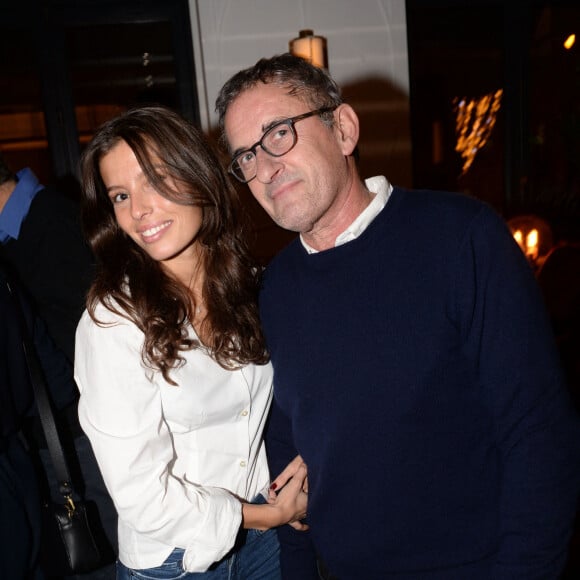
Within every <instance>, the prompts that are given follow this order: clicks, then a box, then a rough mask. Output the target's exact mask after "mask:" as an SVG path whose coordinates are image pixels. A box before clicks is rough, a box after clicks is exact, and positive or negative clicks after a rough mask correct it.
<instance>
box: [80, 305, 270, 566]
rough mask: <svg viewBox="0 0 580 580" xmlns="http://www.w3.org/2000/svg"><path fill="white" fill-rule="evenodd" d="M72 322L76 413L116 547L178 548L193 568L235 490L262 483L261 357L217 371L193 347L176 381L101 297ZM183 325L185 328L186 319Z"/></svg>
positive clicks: (149, 557)
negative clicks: (102, 487)
mask: <svg viewBox="0 0 580 580" xmlns="http://www.w3.org/2000/svg"><path fill="white" fill-rule="evenodd" d="M96 316H97V318H98V319H99V320H102V321H106V322H107V323H109V322H110V323H112V325H107V326H105V327H103V326H98V325H96V324H95V323H94V322H93V321H92V320H91V318H90V317H89V315H88V313H87V312H86V311H85V313H84V314H83V317H82V319H81V321H80V323H79V325H78V328H77V335H76V356H75V379H76V381H77V384H78V386H79V390H80V392H81V398H80V403H79V417H80V421H81V425H82V427H83V429H84V431H85V432H86V434H87V436H88V437H89V439H90V441H91V444H92V446H93V449H94V452H95V455H96V457H97V461H98V463H99V466H100V468H101V471H102V474H103V478H104V480H105V483H106V485H107V489H108V490H109V492H110V494H111V497H112V498H113V501H114V503H115V507H116V509H117V512H118V514H119V558H120V560H121V561H122V562H123V564H125V565H126V566H128V567H130V568H136V569H139V568H150V567H154V566H158V565H160V564H161V563H162V562H163V561H164V560H165V559H166V558H167V556H168V555H169V554H170V553H171V551H172V550H173V548H174V547H179V548H184V549H185V555H184V561H183V562H184V567H185V569H186V570H187V571H191V572H203V571H205V570H206V569H207V568H208V567H209V566H210V565H211V564H212V563H213V562H214V561H216V560H219V559H221V558H222V557H223V556H224V555H225V554H227V552H228V551H229V550H230V549H231V548H232V546H233V544H234V541H235V538H236V535H237V533H238V531H239V528H240V525H241V520H242V508H241V503H240V501H239V500H238V499H237V498H236V497H234V494H235V495H237V496H239V497H240V498H243V499H247V500H251V499H253V498H254V497H255V496H256V495H258V493H260V492H261V491H263V490H264V489H265V487H266V486H267V485H268V481H269V475H268V468H267V463H266V455H265V450H264V445H263V441H262V433H263V429H264V423H265V420H266V415H267V412H268V409H269V406H270V401H271V397H272V368H271V365H270V364H267V365H263V366H259V365H248V366H246V367H244V368H242V369H240V370H235V371H227V370H225V369H223V368H222V367H220V366H219V365H218V364H217V363H216V362H215V361H214V360H213V359H211V358H210V357H209V356H208V355H207V354H206V353H205V352H204V351H203V350H191V351H186V352H183V353H182V355H183V357H184V358H185V364H184V365H182V366H181V367H179V368H178V369H175V370H174V371H172V372H171V377H172V379H173V380H175V381H176V382H177V383H178V385H179V386H172V385H170V384H168V383H167V382H166V381H164V380H163V377H162V376H161V373H159V372H153V371H151V370H150V369H146V368H144V366H143V364H142V361H141V346H142V344H143V333H142V332H141V331H140V330H139V329H138V328H137V327H136V326H135V325H134V324H133V323H132V322H130V321H128V320H126V319H124V318H122V317H120V316H117V315H114V314H112V313H111V312H109V311H108V310H106V309H105V308H104V307H103V306H102V305H101V306H99V307H98V308H97V311H96ZM191 332H192V333H193V330H191Z"/></svg>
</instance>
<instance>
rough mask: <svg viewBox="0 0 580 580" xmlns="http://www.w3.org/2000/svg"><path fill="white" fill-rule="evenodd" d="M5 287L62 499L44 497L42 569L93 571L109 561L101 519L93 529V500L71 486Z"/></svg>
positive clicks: (41, 383)
mask: <svg viewBox="0 0 580 580" xmlns="http://www.w3.org/2000/svg"><path fill="white" fill-rule="evenodd" d="M8 289H9V291H10V294H11V295H12V298H13V301H14V304H15V305H16V309H17V311H18V316H19V319H20V326H21V331H22V342H23V349H24V354H25V357H26V362H27V365H28V371H29V375H30V380H31V383H32V386H33V388H34V395H35V398H36V405H37V407H38V412H39V415H40V423H41V425H42V429H43V431H44V435H45V438H46V443H47V447H48V451H49V455H50V458H51V461H52V463H53V466H54V472H55V474H56V478H57V481H58V489H59V492H60V494H61V495H62V502H54V501H52V499H50V497H49V496H48V497H47V498H45V499H44V500H43V505H42V519H43V524H42V525H43V530H42V540H41V562H42V565H43V569H44V571H45V572H46V573H47V574H49V575H51V576H52V575H54V576H66V575H70V574H83V573H86V572H92V571H93V570H96V569H98V568H100V567H102V566H104V565H105V564H108V563H110V562H111V558H110V554H109V553H107V551H106V550H103V549H100V548H99V544H98V542H97V540H96V538H98V537H100V536H99V533H100V531H101V528H99V526H100V522H99V523H98V524H97V523H95V524H94V526H95V529H94V530H93V529H92V524H91V521H92V519H91V515H93V517H94V512H93V509H92V508H93V505H92V503H91V502H85V501H83V500H82V499H79V498H78V497H79V496H78V494H76V493H75V491H74V489H73V485H72V482H71V477H70V474H69V469H68V465H67V462H66V458H65V453H64V450H63V447H62V442H61V440H60V436H59V433H58V430H57V427H56V423H55V419H54V414H53V411H52V404H51V401H50V397H49V394H48V390H47V385H46V381H45V378H44V373H43V371H42V367H41V366H40V361H39V359H38V355H37V353H36V349H35V347H34V343H33V342H32V339H31V337H30V333H29V332H28V325H27V324H26V319H25V317H24V312H23V310H22V306H21V304H20V300H19V298H18V296H17V294H16V293H15V292H14V291H13V288H12V287H11V284H10V283H8Z"/></svg>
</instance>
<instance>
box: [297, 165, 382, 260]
mask: <svg viewBox="0 0 580 580" xmlns="http://www.w3.org/2000/svg"><path fill="white" fill-rule="evenodd" d="M365 186H366V188H367V189H368V190H369V191H370V192H371V193H373V194H374V196H373V199H372V200H371V202H370V203H369V205H368V206H367V207H366V208H365V209H364V210H363V212H362V213H361V214H360V215H359V216H358V217H357V218H356V219H355V220H354V221H353V222H352V223H351V224H350V226H348V228H346V230H344V232H342V233H341V234H340V235H339V236H338V237H337V238H336V241H335V242H334V246H335V247H337V246H342V245H343V244H346V243H347V242H351V241H352V240H355V239H356V238H358V237H359V236H360V235H361V234H362V233H363V232H364V231H365V230H366V229H367V228H368V227H369V225H370V224H371V223H372V221H373V220H374V219H375V218H376V217H377V216H378V215H379V213H381V210H382V209H383V208H384V207H385V205H387V202H388V201H389V197H390V196H391V192H392V191H393V186H392V185H391V184H390V183H389V182H388V181H387V178H386V177H384V176H383V175H376V176H375V177H369V178H368V179H366V180H365ZM300 241H301V242H302V245H303V246H304V248H305V249H306V251H307V252H308V253H309V254H316V253H318V250H315V249H314V248H313V247H311V246H309V245H308V244H307V243H306V242H305V241H304V238H303V237H302V235H301V236H300Z"/></svg>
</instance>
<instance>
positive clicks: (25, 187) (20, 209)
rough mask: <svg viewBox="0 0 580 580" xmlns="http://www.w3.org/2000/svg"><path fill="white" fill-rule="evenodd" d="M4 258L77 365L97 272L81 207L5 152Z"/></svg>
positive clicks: (0, 226) (0, 236)
mask: <svg viewBox="0 0 580 580" xmlns="http://www.w3.org/2000/svg"><path fill="white" fill-rule="evenodd" d="M0 257H1V258H2V259H3V260H4V261H5V262H6V263H7V264H9V265H10V267H11V268H12V270H13V271H14V272H15V273H16V274H17V275H18V278H19V280H20V281H21V283H22V284H23V285H24V286H25V288H26V289H27V291H28V292H29V293H30V295H31V296H32V298H33V299H34V303H35V306H36V308H37V310H38V312H39V314H40V315H41V317H42V318H43V319H44V321H45V322H46V325H47V326H48V329H49V332H50V335H51V336H52V338H53V340H54V341H55V343H56V344H57V346H58V347H59V348H60V349H61V350H62V351H63V352H64V353H65V354H66V355H67V357H68V358H69V360H70V361H71V362H72V361H73V358H74V341H75V331H76V326H77V324H78V321H79V320H80V317H81V314H82V313H83V310H84V305H85V294H86V291H87V289H88V287H89V285H90V282H91V280H92V274H93V258H92V255H91V252H90V250H89V248H88V246H87V245H86V243H85V241H84V239H83V236H82V232H81V228H80V222H79V209H78V204H76V203H75V202H74V201H73V200H72V199H69V198H67V197H66V196H65V195H64V194H62V193H61V192H60V191H58V190H56V189H55V188H53V187H45V186H44V185H42V184H41V183H39V181H38V179H37V177H36V175H34V173H33V172H32V170H31V169H30V168H28V167H26V168H24V169H22V170H20V171H18V172H17V173H14V172H13V171H12V170H11V169H10V167H9V166H8V164H7V163H6V161H5V160H4V159H3V157H2V155H1V154H0Z"/></svg>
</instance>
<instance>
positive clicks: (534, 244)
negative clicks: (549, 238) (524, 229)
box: [526, 228, 540, 260]
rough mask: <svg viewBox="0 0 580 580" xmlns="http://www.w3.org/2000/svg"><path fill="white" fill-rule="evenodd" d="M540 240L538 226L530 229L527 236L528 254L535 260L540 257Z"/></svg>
mask: <svg viewBox="0 0 580 580" xmlns="http://www.w3.org/2000/svg"><path fill="white" fill-rule="evenodd" d="M539 242H540V237H539V233H538V230H537V229H536V228H534V229H533V230H530V231H529V232H528V235H527V236H526V256H529V257H530V258H532V259H533V260H535V259H536V258H537V257H538V246H539Z"/></svg>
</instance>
